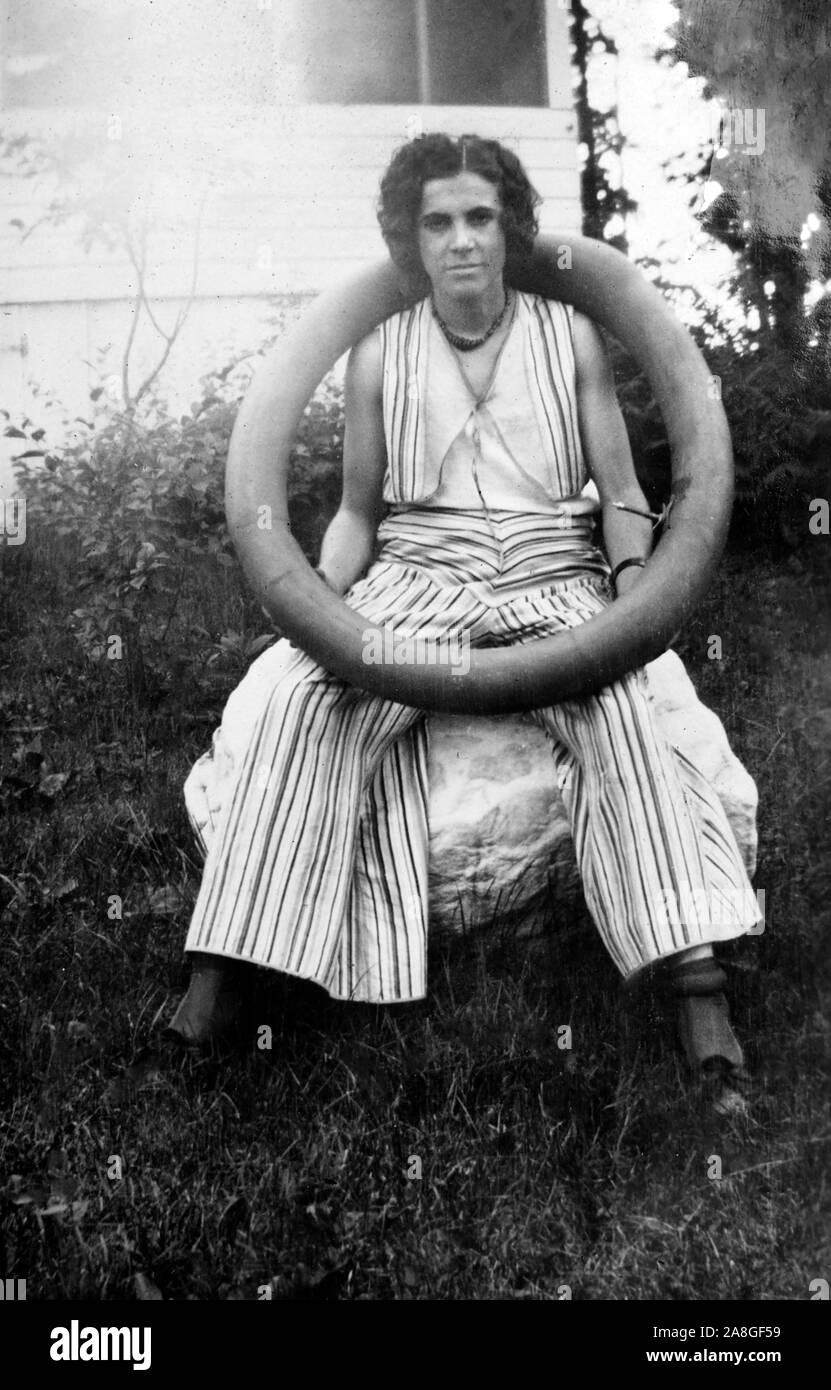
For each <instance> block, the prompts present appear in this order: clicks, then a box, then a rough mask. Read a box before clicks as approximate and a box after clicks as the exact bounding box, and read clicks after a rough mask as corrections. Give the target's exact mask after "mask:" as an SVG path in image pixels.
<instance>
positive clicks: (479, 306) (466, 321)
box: [433, 284, 508, 338]
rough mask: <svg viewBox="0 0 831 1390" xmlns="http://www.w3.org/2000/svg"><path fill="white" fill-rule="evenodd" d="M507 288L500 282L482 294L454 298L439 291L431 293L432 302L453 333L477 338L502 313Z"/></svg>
mask: <svg viewBox="0 0 831 1390" xmlns="http://www.w3.org/2000/svg"><path fill="white" fill-rule="evenodd" d="M507 293H508V292H507V290H506V289H505V288H504V287H503V286H502V285H501V284H500V285H494V286H493V288H492V289H490V290H486V291H485V293H484V294H482V295H476V296H471V297H470V298H469V299H467V298H465V299H461V298H460V299H456V298H455V297H451V296H449V295H442V294H441V293H438V294H434V295H433V303H434V305H435V307H436V310H437V312H438V313H439V315H440V316H441V318H442V320H443V321H444V323H446V324H447V327H448V328H449V329H450V330H451V331H452V332H453V333H459V334H462V335H464V336H465V337H468V338H478V337H480V336H481V335H482V334H483V333H486V332H487V330H488V329H489V328H490V326H491V324H492V323H493V321H494V319H495V318H497V317H498V316H499V314H501V313H502V311H503V310H504V308H505V304H506V302H507Z"/></svg>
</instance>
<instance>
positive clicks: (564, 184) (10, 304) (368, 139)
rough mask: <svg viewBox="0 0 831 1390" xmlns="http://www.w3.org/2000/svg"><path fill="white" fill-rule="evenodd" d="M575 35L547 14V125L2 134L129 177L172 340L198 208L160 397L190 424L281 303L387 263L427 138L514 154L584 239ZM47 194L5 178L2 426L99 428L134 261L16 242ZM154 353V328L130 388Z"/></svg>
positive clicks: (49, 129) (209, 115) (1, 199)
mask: <svg viewBox="0 0 831 1390" xmlns="http://www.w3.org/2000/svg"><path fill="white" fill-rule="evenodd" d="M566 26H567V14H566V12H565V10H564V9H563V8H562V7H561V5H560V4H559V3H556V4H555V3H554V0H549V3H548V5H547V33H548V38H547V45H546V48H547V61H548V78H549V91H550V94H551V96H550V100H551V105H550V107H548V108H533V109H532V108H527V107H481V106H476V107H448V106H433V107H431V106H420V107H414V108H410V107H407V106H403V105H396V106H322V105H314V106H310V105H291V106H283V107H275V106H258V107H252V106H248V107H243V106H235V107H232V108H229V107H228V106H222V107H205V106H199V107H196V106H193V105H191V106H189V107H187V108H181V109H167V110H165V111H159V112H148V110H147V108H142V109H135V110H130V109H129V108H126V109H122V110H120V111H119V113H118V121H119V122H120V125H119V126H118V127H114V124H113V120H112V119H111V118H110V117H108V116H107V115H106V113H103V112H102V111H100V110H81V109H78V108H71V109H63V110H60V111H58V110H56V109H51V110H48V111H34V110H26V111H23V110H11V111H9V110H7V111H5V112H3V115H2V123H3V128H4V131H5V133H7V134H12V133H15V132H26V133H30V134H34V135H40V136H42V137H44V139H45V140H47V141H48V142H50V143H55V142H57V143H58V144H61V143H63V144H64V146H65V147H66V148H68V147H70V146H71V145H72V144H73V142H74V143H75V144H76V146H77V144H78V142H79V141H80V142H81V143H82V144H83V145H84V147H85V148H86V149H88V151H89V152H90V157H91V163H92V164H93V166H95V165H98V167H105V168H106V167H112V169H113V186H115V180H116V175H119V174H120V172H123V171H124V170H125V169H129V170H130V171H131V175H132V177H133V179H134V186H135V187H136V188H138V189H140V190H143V195H144V199H145V203H147V204H149V205H151V206H152V215H151V217H150V219H149V221H150V224H151V231H150V233H149V237H148V243H147V267H148V269H147V276H146V285H147V289H148V292H149V294H150V296H151V298H152V301H153V305H154V311H155V312H156V313H157V316H158V318H159V319H160V321H162V322H164V323H165V324H168V325H169V324H170V323H172V321H173V320H174V319H175V315H176V312H177V310H178V308H179V307H180V306H181V304H182V303H183V300H184V298H185V297H186V296H187V293H188V289H189V285H190V281H191V274H192V270H193V265H194V248H195V237H196V221H197V209H198V208H200V207H201V214H200V218H199V223H200V229H199V250H198V257H197V270H198V274H197V282H196V298H195V301H194V304H193V307H192V311H191V314H190V317H189V319H188V322H187V325H186V327H185V329H184V331H183V333H182V335H181V338H180V339H179V340H178V341H177V343H176V347H175V349H174V351H173V353H172V355H171V358H170V360H169V362H168V364H167V366H166V368H165V372H164V376H163V378H162V382H161V388H162V394H163V396H164V397H165V398H166V399H167V400H168V401H169V403H170V404H171V406H172V407H173V408H175V409H181V408H183V407H186V406H187V405H188V404H189V402H190V401H191V400H192V399H193V398H194V397H195V395H196V393H197V390H198V382H199V378H200V376H202V375H203V374H204V373H205V372H207V371H209V370H210V369H212V368H214V367H220V366H223V365H224V364H225V363H226V362H227V361H228V360H229V358H230V357H232V356H235V355H237V354H239V353H242V352H245V351H251V350H253V349H255V348H256V347H257V346H259V345H260V344H261V343H262V341H263V340H264V339H266V338H268V337H270V336H273V335H274V333H275V331H276V328H277V323H276V320H275V307H274V306H275V304H276V303H283V304H284V303H285V296H286V295H294V296H301V297H305V296H306V295H309V294H313V293H316V292H317V291H319V290H320V289H322V288H325V287H326V286H327V285H329V284H331V283H332V282H334V281H336V280H338V279H341V278H343V276H344V275H346V274H348V273H349V272H350V271H351V270H354V269H356V268H358V267H359V266H361V265H365V264H367V263H369V262H371V261H373V260H375V259H378V258H379V257H382V256H384V255H385V248H384V245H383V242H382V239H381V236H380V232H379V230H378V225H377V221H376V216H375V208H376V203H377V198H378V184H379V179H380V175H381V173H382V171H383V169H384V168H385V166H386V164H387V163H388V161H389V158H390V155H391V154H392V152H393V150H394V149H395V148H396V147H397V146H398V145H399V144H401V143H403V142H404V141H405V140H407V139H409V138H411V136H412V135H413V134H415V133H416V131H417V130H418V129H421V130H446V131H448V132H450V133H451V134H462V133H464V132H475V133H477V134H481V135H485V136H493V137H496V138H498V139H500V140H503V141H504V142H505V143H507V144H508V145H510V146H511V147H512V148H513V149H515V150H516V152H517V154H518V155H519V157H520V158H521V159H522V161H523V163H524V164H525V166H526V168H527V169H528V171H529V173H530V175H531V177H532V179H533V181H534V183H535V185H536V187H537V189H538V190H539V192H540V194H541V195H542V196H543V198H544V200H545V201H544V204H543V207H542V209H541V218H540V220H541V225H542V227H543V229H544V230H546V231H552V232H555V233H556V232H557V231H562V232H564V233H568V232H575V231H578V230H579V227H580V188H579V174H578V162H577V136H576V121H575V117H574V113H573V109H572V94H571V83H570V72H569V63H568V45H567V28H566ZM114 133H115V134H117V135H118V136H119V139H117V140H112V138H111V137H112V136H113V134H114ZM54 192H55V189H54V188H53V187H50V186H49V184H48V183H45V182H44V183H42V184H39V183H38V182H37V181H36V180H33V179H21V178H11V177H0V299H2V302H3V308H2V312H0V377H1V378H2V402H3V405H4V407H5V408H6V409H9V410H11V411H12V412H13V413H15V412H16V413H22V412H24V411H26V412H28V413H29V414H30V415H33V416H35V415H38V416H41V415H42V414H43V412H44V404H43V403H44V400H45V399H46V397H47V396H48V395H49V394H52V395H54V396H55V397H56V398H57V399H58V400H59V401H61V402H62V403H63V405H64V406H65V407H66V414H67V416H68V418H69V419H71V418H72V417H73V416H74V415H80V416H86V415H88V413H89V391H90V388H91V386H92V385H93V384H96V383H97V382H98V381H99V380H100V378H101V377H102V376H103V375H106V374H108V373H110V374H114V373H119V372H120V364H121V356H122V354H123V347H124V342H125V340H126V337H127V332H128V329H129V326H130V322H131V316H132V313H133V299H134V296H135V293H136V288H137V285H136V275H135V271H134V269H133V267H132V266H131V264H130V261H129V258H128V257H127V256H126V255H125V254H124V252H123V250H120V249H107V248H106V247H103V246H101V245H98V244H96V245H94V246H93V247H92V248H90V249H89V250H88V251H85V250H84V248H83V246H82V244H81V241H80V239H79V235H78V232H79V224H78V223H77V222H75V223H67V224H65V225H63V226H57V227H56V226H53V225H51V224H48V223H44V224H42V225H40V226H39V227H37V228H36V229H35V230H34V231H32V232H31V234H29V235H27V236H25V237H24V236H23V235H22V232H21V229H20V227H18V226H15V225H13V224H14V223H15V222H16V221H19V222H20V223H22V224H23V227H24V228H30V227H32V226H33V224H35V223H36V222H37V221H38V219H39V217H41V216H42V215H43V212H44V210H45V209H46V207H47V206H48V203H49V200H50V197H51V196H53V195H54ZM157 352H158V340H156V339H154V337H153V334H152V333H151V332H150V331H149V330H148V329H147V328H145V329H144V330H143V331H142V332H140V333H139V334H138V336H137V339H136V343H135V352H134V357H135V362H134V367H133V380H134V382H135V381H138V380H140V379H141V377H142V375H143V374H144V372H145V371H146V370H148V369H149V367H150V366H151V365H152V363H153V362H154V360H155V358H156V355H157ZM3 453H6V456H7V453H8V450H7V449H6V450H3V449H2V447H0V471H2V456H3ZM3 490H4V487H3V480H2V478H0V494H2V492H3ZM5 490H8V486H6V489H5Z"/></svg>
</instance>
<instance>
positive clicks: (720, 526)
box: [226, 236, 733, 714]
mask: <svg viewBox="0 0 831 1390" xmlns="http://www.w3.org/2000/svg"><path fill="white" fill-rule="evenodd" d="M512 283H513V285H514V286H515V287H516V288H518V289H524V290H529V291H533V292H536V293H538V294H543V295H547V296H548V297H550V298H552V299H560V300H565V301H566V302H568V303H571V304H573V305H574V306H575V308H577V309H579V310H581V311H582V312H584V313H585V314H587V315H588V316H589V317H590V318H592V319H594V320H596V321H597V322H598V323H600V324H602V325H603V326H604V327H605V328H607V329H609V330H610V332H612V333H613V334H614V335H615V337H617V338H618V339H619V340H620V341H621V343H622V344H623V345H624V347H626V348H627V349H628V350H629V351H630V352H631V353H632V355H633V356H634V357H635V359H636V360H637V361H638V363H639V364H640V366H641V367H642V368H643V370H644V371H645V373H646V375H647V377H648V379H649V382H650V384H651V386H652V389H653V391H654V393H655V398H656V400H657V402H658V404H659V406H660V408H661V412H662V415H663V419H664V423H665V425H666V429H667V434H668V437H669V443H670V449H671V455H672V495H673V507H672V513H671V519H670V524H669V525H668V527H665V529H664V534H663V536H662V538H661V540H660V542H659V543H658V545H657V546H656V547H655V550H654V552H653V554H652V556H651V557H650V559H649V561H648V562H647V565H646V567H645V568H644V569H643V570H642V572H641V577H640V579H639V581H638V583H637V584H636V585H635V586H634V587H633V588H632V589H631V590H630V592H629V593H627V594H626V595H625V596H624V597H622V598H620V599H618V600H616V601H615V603H613V604H612V605H611V606H610V607H609V608H608V609H607V610H605V611H604V612H603V613H601V614H598V615H597V617H594V618H592V619H590V620H589V621H588V622H586V623H583V624H581V625H580V626H579V627H576V628H572V629H570V630H569V631H568V632H566V633H563V634H562V635H557V636H554V637H544V638H540V639H539V640H538V641H535V642H529V643H524V644H521V645H517V646H514V647H507V648H487V649H484V650H474V651H471V653H470V669H469V670H468V671H467V672H466V673H465V674H464V675H462V674H457V673H456V672H455V671H454V669H453V667H452V666H450V665H446V666H443V665H438V664H436V665H425V664H422V663H419V662H418V661H416V660H411V661H408V662H399V661H397V660H396V662H395V663H394V664H393V663H392V662H388V663H384V662H378V663H373V664H367V662H366V661H365V660H364V659H363V654H364V653H365V652H366V651H367V650H368V646H367V638H368V636H371V637H372V640H373V643H374V644H375V647H376V650H383V649H384V648H383V632H382V630H381V629H380V628H378V627H373V626H372V625H371V624H368V623H367V621H366V619H364V618H362V617H361V615H360V614H358V613H356V612H355V611H354V610H353V609H351V608H349V607H348V605H347V604H346V603H344V602H343V600H342V599H341V598H339V597H338V596H337V595H336V594H335V593H333V592H332V590H330V589H329V588H328V587H327V585H326V584H324V583H323V581H322V580H321V578H320V577H319V575H317V574H315V572H314V570H313V569H312V567H311V565H310V564H309V563H308V561H307V560H306V558H305V556H304V555H303V552H302V550H301V549H300V547H299V545H298V544H297V542H296V541H295V539H294V537H293V536H292V534H291V530H290V526H289V516H288V504H287V475H288V465H289V455H290V452H291V448H292V445H293V442H294V439H295V437H296V432H297V428H298V425H299V422H300V419H301V416H302V413H303V410H304V408H305V406H306V404H307V402H308V400H309V397H310V396H311V395H312V393H313V391H314V390H315V389H316V387H317V385H318V384H319V382H320V380H321V378H322V377H323V376H324V375H325V374H326V372H327V371H328V370H329V369H330V368H331V367H332V366H333V365H334V363H335V362H336V361H337V359H338V358H339V357H340V356H342V354H343V353H344V352H346V351H347V349H348V348H349V347H351V346H352V345H353V344H354V343H356V342H359V341H360V339H361V338H362V337H364V336H365V335H366V334H367V333H368V332H370V330H371V329H373V328H374V327H375V326H376V325H377V324H378V323H380V322H381V321H382V320H383V319H385V318H387V317H388V316H389V315H390V314H393V313H396V312H397V311H398V310H399V309H401V308H403V307H404V305H405V304H406V303H407V301H406V300H405V299H404V297H403V296H402V294H401V290H400V288H399V284H398V278H397V272H396V271H395V268H394V267H393V265H392V263H391V262H388V261H385V262H381V263H379V264H377V265H375V266H372V267H370V268H369V269H367V270H365V271H362V272H360V273H358V274H355V275H354V276H352V277H351V278H350V279H349V280H346V281H344V283H343V284H342V285H339V286H337V287H336V288H334V289H331V290H328V291H326V292H325V293H323V294H321V295H320V296H319V297H318V298H317V299H316V300H315V301H314V302H313V303H312V304H311V305H310V306H309V308H308V309H307V310H306V311H305V312H304V313H303V315H302V316H301V318H300V319H299V321H298V323H297V324H296V325H295V326H294V327H293V328H292V329H291V330H290V331H289V332H288V333H286V334H285V336H284V337H283V338H282V339H281V340H280V341H279V342H278V343H277V345H276V346H275V347H274V348H273V349H272V350H271V352H270V353H269V355H268V356H267V357H266V358H265V359H264V362H263V364H262V366H261V368H260V370H259V371H258V373H257V375H256V377H255V379H254V381H253V382H252V384H251V387H250V388H249V391H248V393H247V395H246V397H245V400H244V401H243V403H242V406H241V407H240V411H239V414H238V417H237V420H236V424H235V426H234V430H233V434H232V438H231V444H230V448H229V454H228V468H227V474H226V510H227V517H228V526H229V530H230V534H231V538H232V540H233V542H234V544H235V546H236V549H237V553H238V554H239V557H240V561H241V563H242V566H243V569H244V571H245V573H246V575H247V577H248V579H249V581H250V583H251V584H252V586H253V588H254V590H255V591H256V594H257V596H258V598H259V600H260V602H261V603H262V604H263V605H264V606H265V607H266V608H267V609H268V611H269V612H270V613H271V614H272V615H273V618H274V620H275V623H276V624H277V626H278V627H279V628H280V629H281V630H282V631H283V632H284V633H285V634H286V635H287V636H288V637H289V638H290V639H291V640H292V641H293V642H295V643H296V644H297V645H298V646H299V647H301V648H302V649H303V650H304V651H306V652H308V653H309V655H310V656H311V657H313V658H314V660H316V661H318V662H319V663H320V664H321V665H322V666H324V667H325V668H326V669H327V670H328V671H331V672H332V674H333V675H336V676H339V677H341V678H342V679H343V680H345V681H347V682H348V683H349V684H350V685H354V686H358V687H360V688H362V689H364V690H368V691H372V692H374V693H376V694H379V695H382V696H384V697H385V698H387V699H392V700H395V701H397V702H398V703H400V704H406V705H414V706H417V707H419V708H421V709H426V710H446V711H450V712H461V713H468V714H469V713H481V714H486V713H508V712H510V711H514V710H527V709H535V708H537V709H539V708H543V707H545V706H547V705H551V704H556V703H557V702H559V701H561V700H564V699H571V698H576V697H579V696H581V695H586V694H591V693H593V692H595V691H597V690H599V689H600V688H602V687H603V686H604V685H608V684H609V683H610V682H612V681H613V680H616V679H618V678H619V677H620V676H622V675H623V674H624V673H625V672H627V671H630V670H633V669H634V668H636V667H639V666H642V665H644V664H645V663H646V662H647V661H651V660H652V659H653V658H655V657H656V656H658V655H660V653H661V652H662V651H664V650H665V649H666V647H667V646H668V645H669V644H670V642H671V641H672V640H673V638H674V637H675V636H676V634H677V633H678V630H679V629H680V628H681V627H683V625H684V623H685V622H686V621H687V620H688V619H689V617H690V615H691V614H692V612H693V611H694V610H695V606H696V604H697V603H698V601H699V600H700V598H701V596H702V594H703V593H704V592H705V590H706V588H707V586H708V584H709V583H710V580H711V578H712V575H713V572H714V570H715V567H716V565H717V563H718V560H719V557H720V555H721V553H722V550H723V548H724V543H725V540H726V537H727V528H728V524H729V520H730V510H731V506H732V499H733V460H732V450H731V445H730V434H729V430H728V428H727V421H726V418H725V415H724V411H723V409H722V406H721V402H720V400H719V399H718V393H717V392H715V391H713V390H712V389H711V388H712V378H711V376H710V373H709V370H708V368H707V365H706V363H705V361H704V358H703V356H702V354H701V353H700V352H699V350H698V348H697V347H696V345H695V343H694V342H693V340H692V338H691V337H690V335H689V333H688V332H687V330H686V329H685V328H684V326H683V324H681V323H680V321H679V320H678V319H677V318H676V317H675V315H674V313H673V312H672V310H671V308H670V307H669V305H668V304H667V303H666V301H665V300H664V299H663V297H662V295H661V294H660V293H659V292H658V291H657V290H656V289H655V288H654V287H653V286H652V285H650V283H649V282H648V280H647V279H646V278H645V276H644V275H643V273H642V272H641V271H640V270H639V269H638V268H637V267H636V266H634V265H632V264H631V263H630V262H629V261H628V260H627V259H626V257H625V256H623V255H622V254H621V253H620V252H618V251H616V250H614V249H613V248H611V247H608V246H605V245H603V244H602V243H600V242H596V241H592V240H589V239H588V238H585V237H557V238H554V237H551V236H540V237H539V238H538V239H537V242H536V244H535V248H534V252H533V254H532V256H531V257H529V260H528V262H527V264H526V265H525V266H524V267H523V268H522V271H521V273H520V274H515V275H514V276H513V278H512ZM379 644H381V645H380V646H379Z"/></svg>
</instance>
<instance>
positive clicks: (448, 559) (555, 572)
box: [378, 507, 609, 597]
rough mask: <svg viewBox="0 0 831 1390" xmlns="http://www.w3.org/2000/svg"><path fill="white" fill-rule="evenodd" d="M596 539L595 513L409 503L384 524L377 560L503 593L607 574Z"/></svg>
mask: <svg viewBox="0 0 831 1390" xmlns="http://www.w3.org/2000/svg"><path fill="white" fill-rule="evenodd" d="M593 537H594V522H593V519H592V517H591V516H571V515H568V514H562V515H552V516H546V515H540V514H539V513H537V512H498V511H496V512H495V511H489V512H488V514H487V515H485V514H484V513H483V512H477V511H457V510H455V509H451V508H444V507H431V508H429V509H423V510H420V509H415V508H410V509H407V510H406V511H401V512H395V513H392V514H391V515H390V516H388V517H387V518H386V519H385V520H384V521H383V522H382V523H381V525H380V527H379V528H378V539H379V542H380V544H381V551H380V553H379V555H378V559H379V560H381V561H393V562H397V563H399V564H404V565H411V566H414V567H415V568H417V569H420V570H427V571H429V573H430V576H431V578H434V579H435V580H436V582H438V583H442V582H446V583H448V584H478V585H483V586H485V588H486V589H490V590H492V591H493V592H494V593H498V594H499V595H500V597H505V596H506V591H512V592H518V593H519V592H526V591H528V590H529V589H535V588H538V587H543V586H547V585H550V584H557V583H559V582H562V581H571V580H575V579H580V578H584V577H585V578H588V577H592V576H594V577H599V576H603V577H606V576H608V574H609V566H608V564H607V562H606V559H605V557H604V556H603V555H602V554H601V552H600V551H599V550H598V549H597V548H596V546H595V545H594V543H593ZM483 597H485V595H484V594H483Z"/></svg>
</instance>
